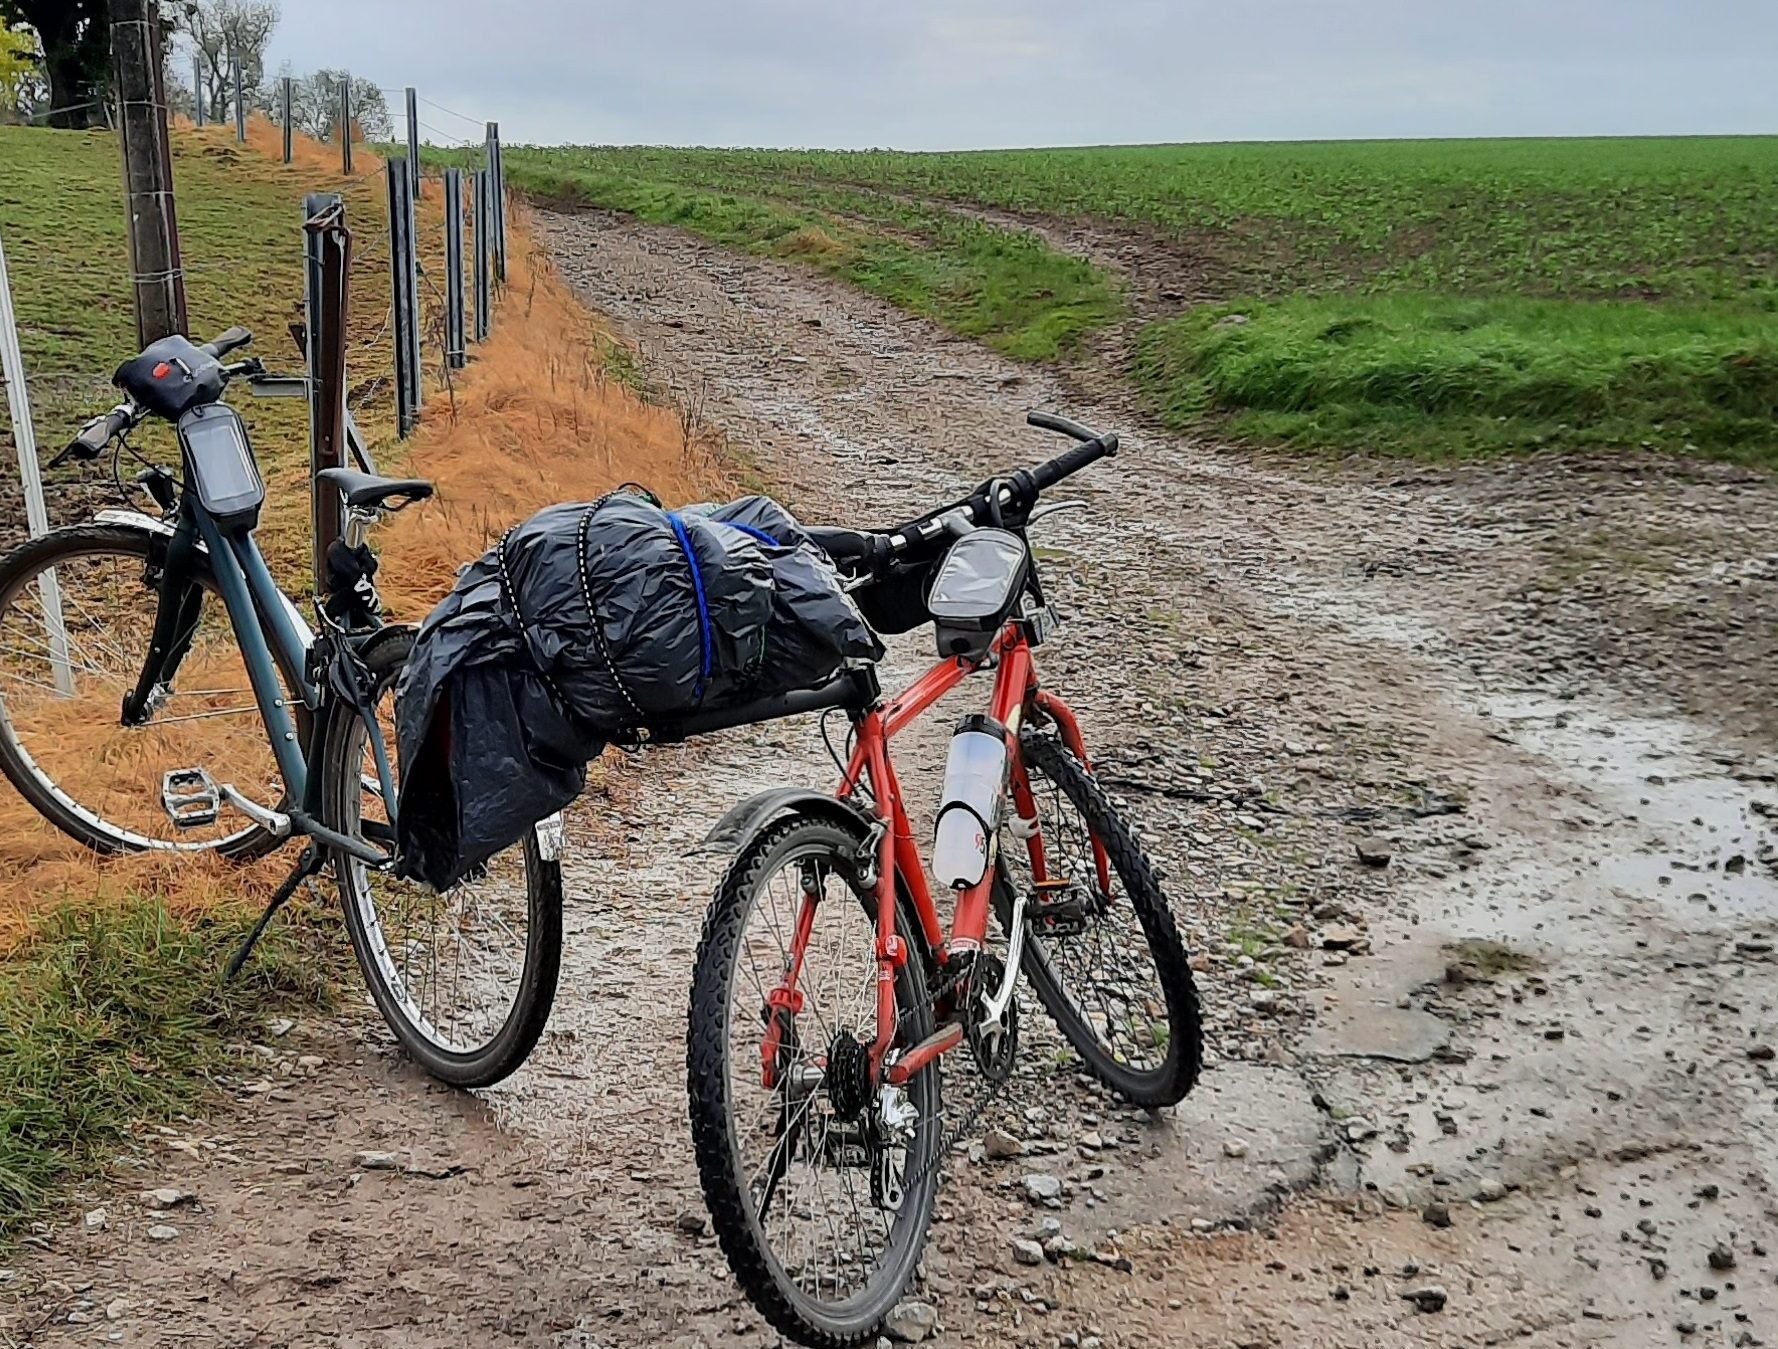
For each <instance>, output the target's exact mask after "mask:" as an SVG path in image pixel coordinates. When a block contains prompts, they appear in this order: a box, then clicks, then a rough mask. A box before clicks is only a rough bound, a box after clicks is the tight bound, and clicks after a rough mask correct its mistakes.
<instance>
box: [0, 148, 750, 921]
mask: <svg viewBox="0 0 1778 1349" xmlns="http://www.w3.org/2000/svg"><path fill="white" fill-rule="evenodd" d="M217 130H225V129H217ZM195 134H199V135H206V134H210V131H209V129H207V130H206V132H203V133H195ZM227 134H229V135H231V136H232V132H230V133H227ZM248 143H249V147H250V148H252V149H254V150H256V151H258V152H259V153H262V154H271V155H273V156H276V155H277V154H279V152H280V146H281V143H280V140H279V136H278V133H277V131H276V129H275V128H273V127H271V126H270V124H268V123H265V122H263V121H255V122H252V123H250V124H249V131H248ZM298 153H299V154H300V155H301V156H302V160H303V163H304V164H305V165H308V166H310V167H311V168H313V169H326V170H328V171H330V172H331V173H332V174H333V175H334V176H335V178H336V179H337V177H338V157H337V150H336V149H335V147H332V146H323V145H318V144H316V143H314V142H311V141H306V140H299V143H298ZM355 159H356V160H357V163H355V166H354V167H355V169H356V173H355V175H354V176H355V177H364V176H368V175H371V174H374V173H376V172H377V171H378V170H379V169H380V167H381V165H380V163H379V162H378V161H376V160H375V159H374V157H373V156H371V155H369V154H368V153H361V154H359V155H357V156H355ZM422 201H423V203H425V205H424V206H423V211H422V231H423V233H427V232H431V231H439V232H442V223H441V222H442V208H441V206H440V205H439V203H438V194H437V193H435V192H434V193H429V194H427V196H426V197H425V198H423V199H422ZM379 228H380V222H376V223H375V224H372V223H370V222H365V221H363V220H362V218H360V222H359V224H358V225H357V227H356V229H355V232H356V233H357V234H358V237H359V239H360V240H361V242H368V241H367V240H366V235H367V233H368V234H370V235H371V236H372V237H374V235H375V232H376V230H377V229H379ZM509 231H510V232H509V257H508V277H507V284H506V288H505V291H504V293H503V294H501V295H500V296H499V297H498V300H497V304H496V309H495V315H494V322H493V329H492V331H491V333H490V335H489V339H488V341H486V342H485V343H483V344H481V345H480V346H477V347H472V349H471V360H470V364H469V366H468V367H467V368H466V369H464V370H461V371H456V372H454V373H453V374H452V376H451V378H450V381H449V387H448V388H447V386H446V384H445V383H444V382H443V381H442V372H441V371H439V370H436V369H434V370H431V371H429V375H428V395H427V398H428V401H427V406H426V410H425V413H424V416H423V418H422V421H421V424H420V427H419V429H418V431H417V432H416V434H415V435H414V436H413V437H412V438H411V439H410V440H409V441H408V442H406V444H405V445H404V446H403V447H402V449H401V452H400V453H398V454H395V455H390V454H389V453H388V449H389V447H388V446H384V447H382V448H383V450H384V459H385V460H386V462H385V464H384V465H383V466H384V467H385V468H387V470H388V471H391V472H397V471H399V472H403V473H413V474H416V475H420V476H424V477H427V478H430V479H432V480H433V481H434V482H436V483H437V485H438V488H439V494H438V497H437V498H436V499H435V500H434V501H431V502H428V503H425V504H424V505H422V506H418V507H414V508H410V509H409V510H407V511H405V512H403V513H402V514H401V515H399V516H397V517H396V518H395V519H394V520H393V521H392V522H391V523H389V524H388V525H386V526H385V527H384V528H383V530H382V531H381V532H380V535H379V538H378V540H377V544H378V547H379V550H380V552H381V554H382V557H383V569H382V573H381V575H380V576H379V580H380V581H381V582H382V589H383V592H384V596H385V598H386V600H387V601H388V603H389V608H390V612H391V616H392V617H395V618H398V619H402V620H407V621H417V620H418V619H420V618H421V617H423V616H424V615H425V613H426V611H427V610H428V609H429V608H430V607H431V606H432V604H434V603H436V602H437V600H438V599H439V598H440V597H441V596H442V595H443V594H444V593H445V592H446V591H447V590H448V589H449V588H450V585H451V583H452V581H453V579H454V577H455V574H456V570H457V568H458V567H459V566H461V565H462V564H463V563H464V562H466V561H468V560H470V559H472V558H474V557H476V556H478V555H479V554H480V553H481V552H482V551H483V550H484V549H485V548H486V547H487V546H488V544H489V543H490V542H491V541H492V540H493V539H494V538H496V537H497V536H498V535H499V534H500V533H501V532H502V531H504V530H505V529H506V528H507V527H508V526H510V525H512V524H513V523H515V522H517V521H519V520H522V519H524V518H525V517H526V516H528V515H530V514H532V513H533V512H534V511H536V510H538V509H540V508H541V507H543V506H545V505H548V504H550V503H552V502H557V501H567V500H590V499H592V498H594V497H596V496H598V495H600V494H601V493H603V492H605V491H607V490H609V489H610V488H612V487H615V486H617V485H619V484H621V483H623V482H626V481H637V482H641V483H644V484H646V485H647V486H649V487H652V488H653V489H654V490H655V491H656V492H657V493H659V494H660V495H661V497H662V498H663V499H665V500H668V501H684V500H690V499H696V498H700V497H706V496H711V495H715V494H718V493H720V492H722V491H724V490H726V489H728V488H729V487H731V486H732V484H731V482H730V480H729V479H728V477H727V475H726V474H725V472H724V471H723V469H722V467H721V464H720V456H719V454H718V452H717V447H716V446H714V445H713V444H712V443H711V442H710V441H709V439H708V438H707V437H705V436H703V435H701V434H699V433H698V432H697V430H696V428H691V427H688V426H687V424H686V423H685V422H684V421H683V420H682V418H681V416H680V414H679V413H678V411H676V410H674V409H672V408H670V407H666V406H657V405H654V404H651V403H648V402H645V401H643V400H641V399H640V398H638V397H637V396H636V395H635V394H634V393H633V392H631V391H630V390H629V389H628V388H626V387H624V385H622V384H621V383H619V382H618V381H617V380H615V379H613V378H611V377H610V375H609V374H608V372H607V357H608V353H609V351H610V347H611V342H612V339H611V337H610V336H609V334H608V333H607V332H606V331H605V330H604V329H602V328H601V327H600V325H599V322H598V320H597V319H596V318H595V316H594V315H593V314H592V313H591V312H590V311H588V310H587V309H586V308H585V307H583V306H582V305H581V304H580V303H579V302H578V301H577V300H576V299H575V298H574V297H573V295H572V294H571V293H570V291H569V290H568V287H567V286H566V285H565V283H564V282H563V281H562V280H561V279H560V277H559V276H557V274H556V273H555V272H554V270H553V269H552V268H551V266H550V265H549V262H548V259H547V257H546V256H545V255H544V254H543V253H542V251H541V250H540V249H539V248H538V247H537V246H536V245H535V244H534V242H533V241H532V237H531V235H530V233H529V231H528V230H527V229H526V226H525V222H524V220H523V219H522V217H521V216H518V215H516V214H515V217H514V219H513V220H512V221H511V223H510V226H509ZM383 246H384V247H386V242H385V243H384V245H383ZM369 251H370V250H369V249H367V248H361V249H360V256H361V257H364V256H365V255H366V253H368V252H369ZM433 251H434V252H435V253H436V251H437V245H434V246H433ZM384 256H385V257H386V254H385V255H384ZM367 261H368V259H367ZM385 265H386V264H385ZM371 271H372V268H371V267H369V266H367V267H364V268H362V269H361V268H358V267H355V268H354V286H355V287H357V288H358V289H357V291H356V293H355V296H354V304H353V314H352V326H353V329H354V334H353V335H354V337H355V338H358V336H359V333H360V332H361V331H364V330H365V329H367V328H368V326H369V325H370V324H372V323H373V322H375V321H377V319H376V312H375V308H374V306H375V304H376V285H377V282H376V279H375V277H374V276H373V275H372V274H371ZM385 275H386V272H385ZM386 293H387V292H386V289H384V290H383V292H382V294H383V295H386ZM361 352H362V339H361V340H359V341H355V342H354V352H353V357H352V359H353V360H354V362H357V361H359V360H360V359H361ZM349 378H352V379H355V380H356V379H359V378H362V375H358V374H352V373H351V372H349ZM268 477H270V478H272V479H273V481H272V483H271V484H270V487H271V492H272V493H273V495H274V496H278V495H282V497H283V498H284V500H285V504H286V509H285V510H283V511H280V512H279V513H278V514H279V519H278V521H277V523H278V525H280V526H282V527H283V530H287V529H289V528H290V527H292V525H293V524H294V523H295V521H296V520H297V519H298V518H299V516H300V517H302V518H306V514H307V511H306V509H300V511H299V510H298V509H297V503H300V502H302V501H303V499H304V495H305V492H304V484H303V483H302V481H301V479H300V477H299V476H297V474H296V472H295V471H294V470H290V469H287V470H285V471H283V472H277V473H269V474H268ZM269 523H271V521H269V520H268V524H269ZM283 530H280V532H283ZM279 551H280V552H283V551H286V550H285V549H280V550H279ZM285 579H286V580H287V581H292V582H294V581H296V580H298V579H299V578H298V577H295V576H292V575H288V574H286V575H285ZM113 715H114V714H113ZM98 720H99V719H97V718H95V722H97V721H98ZM103 720H104V721H106V722H109V725H108V726H107V725H99V724H95V725H94V726H92V727H88V728H85V729H83V730H81V731H79V732H78V734H80V735H89V736H92V737H93V740H92V743H93V746H94V751H93V759H92V761H93V763H94V765H95V767H96V766H97V765H98V764H99V763H100V762H101V759H102V757H103V755H104V754H105V753H106V752H107V751H105V750H103V749H102V748H101V747H102V746H103V745H104V743H105V742H106V741H107V739H108V738H109V736H110V733H111V732H113V731H115V730H116V724H115V721H114V720H111V717H110V715H107V716H106V717H104V718H103ZM197 725H198V726H199V727H203V726H204V725H205V723H202V722H200V723H197ZM256 727H257V723H256V722H254V721H251V720H249V721H247V723H246V729H247V731H248V732H253V731H254V730H255V729H256ZM221 729H222V728H221V727H218V728H217V730H218V731H219V732H220V731H221ZM228 733H229V734H235V735H239V734H240V730H239V729H238V728H233V727H232V725H231V729H230V731H229V732H228ZM69 734H70V735H75V734H77V733H76V732H75V731H74V730H73V729H72V728H70V730H69ZM241 753H242V755H243V756H251V755H253V754H255V753H256V754H257V755H258V756H260V757H261V758H263V757H264V756H265V755H266V747H265V746H264V744H263V742H259V741H255V742H254V743H253V744H251V745H248V744H246V743H243V748H242V751H241ZM251 761H253V762H257V760H251ZM116 766H118V767H120V768H121V767H123V765H122V764H117V765H116ZM249 776H251V775H249ZM143 790H144V791H151V790H152V791H158V783H157V784H154V785H153V786H152V787H151V786H150V785H148V784H144V786H143ZM293 856H294V854H293V852H292V851H291V850H290V849H285V850H283V851H281V852H279V853H277V854H275V855H274V856H273V857H271V858H268V859H266V860H265V861H262V862H259V863H257V864H254V865H252V866H246V867H241V866H236V865H232V864H229V863H225V862H219V861H215V860H213V859H205V858H192V857H168V856H165V855H135V856H126V857H112V858H97V857H94V856H93V855H91V854H90V853H88V852H86V851H85V850H84V849H83V848H81V847H80V846H79V845H77V844H75V843H73V842H72V841H70V840H68V839H67V838H65V837H64V836H63V835H62V834H60V833H58V832H56V831H55V830H53V829H51V828H50V827H49V826H48V825H46V824H45V823H44V822H43V821H42V820H41V819H40V818H39V817H38V816H37V814H36V813H35V812H34V811H33V810H32V809H31V808H30V807H29V806H28V805H27V804H26V803H25V802H24V801H23V799H22V798H20V797H19V796H18V795H17V794H16V793H14V792H13V791H12V790H11V789H10V787H9V786H3V785H0V953H4V951H5V950H7V949H8V948H9V947H10V946H11V945H12V944H14V943H16V942H17V941H18V940H19V939H20V938H21V937H22V936H24V935H25V934H27V933H28V932H29V930H30V928H31V925H32V923H33V921H34V919H35V917H36V916H37V915H38V914H41V913H42V912H44V911H46V910H48V909H49V908H52V907H54V906H57V905H59V904H61V903H64V902H70V901H71V902H75V903H78V904H81V905H94V904H97V905H107V904H112V903H118V902H121V901H124V900H127V899H129V898H131V897H141V896H145V895H147V896H153V897H154V898H156V899H158V900H160V901H161V902H162V903H164V904H165V905H166V907H167V908H168V909H169V910H170V911H171V912H172V913H174V914H175V915H191V914H196V913H200V912H204V911H207V910H212V909H214V908H216V907H217V906H219V905H229V904H241V903H253V902H255V901H259V902H263V900H264V899H265V898H266V897H267V896H269V894H270V892H271V890H272V888H273V887H274V886H275V885H276V884H277V882H278V880H279V879H281V877H282V876H283V874H284V872H285V870H286V869H287V868H288V866H289V865H290V862H291V860H292V859H293Z"/></svg>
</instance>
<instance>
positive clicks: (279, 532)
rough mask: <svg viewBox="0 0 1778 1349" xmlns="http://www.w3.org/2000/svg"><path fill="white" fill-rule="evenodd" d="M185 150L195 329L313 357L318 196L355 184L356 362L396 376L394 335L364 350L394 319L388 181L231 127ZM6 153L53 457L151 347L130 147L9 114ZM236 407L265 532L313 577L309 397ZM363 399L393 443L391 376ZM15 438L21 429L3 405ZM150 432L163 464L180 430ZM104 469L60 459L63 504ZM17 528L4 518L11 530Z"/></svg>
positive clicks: (28, 326) (278, 550) (191, 140)
mask: <svg viewBox="0 0 1778 1349" xmlns="http://www.w3.org/2000/svg"><path fill="white" fill-rule="evenodd" d="M172 149H173V179H174V186H175V190H176V194H177V210H178V218H179V234H180V246H181V253H182V257H183V261H184V267H185V272H186V286H185V289H186V304H187V310H188V313H189V317H190V326H191V330H192V336H193V337H194V339H196V340H199V341H202V340H204V339H206V338H209V337H213V336H215V335H216V334H217V333H219V332H221V331H222V330H223V329H224V328H226V327H229V326H230V325H231V324H237V323H239V324H243V325H245V326H246V327H248V328H250V329H252V330H253V333H254V344H253V346H252V348H251V349H250V350H251V351H252V352H253V353H254V354H257V355H259V356H262V357H263V358H264V359H265V361H266V364H267V365H268V366H270V367H271V368H272V369H274V370H289V371H297V370H300V369H301V357H300V353H299V352H298V351H297V348H296V345H295V343H294V342H293V341H292V340H291V338H290V335H289V332H288V331H287V329H288V325H289V323H290V322H291V320H292V319H295V318H300V314H301V302H302V293H303V261H302V259H303V243H302V201H303V194H304V193H305V192H316V191H333V192H342V193H343V194H344V196H345V198H346V204H347V213H348V218H349V220H350V222H351V224H352V226H353V228H354V231H355V233H356V235H357V249H356V251H355V254H354V263H353V268H352V287H353V298H354V304H353V329H354V330H353V334H352V336H353V339H354V341H353V350H352V356H351V361H352V369H351V370H350V372H349V374H350V378H351V379H352V380H354V381H369V380H370V379H371V378H372V377H373V376H375V375H378V374H387V373H388V372H389V369H390V366H389V364H388V361H389V360H390V359H391V358H390V356H389V352H390V350H391V349H390V348H389V346H388V345H387V341H386V339H385V340H384V341H383V342H382V343H381V344H379V345H378V346H377V347H376V349H375V350H374V351H366V349H365V348H366V346H367V345H368V344H369V343H368V339H369V338H370V336H371V335H372V334H374V333H376V332H377V331H378V329H379V327H380V326H381V323H382V311H383V310H384V309H385V308H386V306H387V304H388V295H389V290H388V287H389V280H388V263H387V256H388V255H387V245H386V243H385V242H384V240H385V239H386V237H387V236H386V232H385V231H386V228H387V227H386V225H385V223H384V207H383V204H382V199H383V188H382V181H381V179H380V178H371V177H363V178H354V179H351V180H346V179H341V178H339V177H337V176H335V175H332V174H330V173H328V172H321V171H317V170H316V169H314V168H311V167H305V166H303V165H300V164H294V165H285V164H282V163H279V162H276V161H274V160H270V159H267V158H265V157H264V156H262V155H260V154H258V153H256V152H254V151H252V150H250V149H247V148H244V147H239V146H237V145H236V144H235V142H234V132H233V130H232V128H228V127H221V126H216V127H207V128H205V129H204V130H203V131H199V132H193V131H182V132H176V133H175V134H174V136H173V141H172ZM0 165H3V166H4V170H3V171H0V238H3V239H4V241H5V246H6V262H7V270H8V273H9V276H10V280H11V282H12V292H13V301H14V304H15V307H16V310H17V316H18V325H19V347H20V351H21V353H22V355H23V356H24V360H25V370H26V375H27V381H28V387H29V389H30V395H31V405H32V412H33V416H34V420H35V422H36V427H37V438H38V443H39V448H40V450H42V452H43V453H42V455H41V457H42V458H43V459H45V460H47V459H48V458H49V457H50V454H51V453H52V452H53V450H54V449H55V448H56V447H58V446H59V445H61V444H65V443H66V441H67V438H68V436H69V435H70V434H72V432H73V431H74V430H75V429H76V428H77V427H78V426H79V425H80V424H81V423H82V422H83V421H85V420H86V419H87V418H88V417H90V416H92V415H93V414H94V413H96V412H102V411H105V410H106V409H107V408H109V407H110V405H111V404H112V403H113V402H115V401H116V392H115V390H113V389H112V388H111V374H112V372H113V371H114V370H116V369H117V367H118V365H119V364H120V363H122V362H123V361H124V360H126V359H128V358H129V357H131V356H133V355H135V354H136V321H135V313H134V309H133V305H132V299H131V288H130V282H129V270H130V269H129V250H128V245H127V244H126V242H125V239H124V208H123V196H122V188H121V177H120V175H121V172H122V170H121V167H120V160H119V151H118V146H117V140H116V137H115V136H113V135H112V134H111V133H109V132H105V131H53V130H49V129H47V128H43V127H20V126H0ZM234 406H235V407H236V409H237V410H238V411H239V412H240V413H241V415H242V416H243V417H244V418H245V419H246V421H247V424H248V426H249V428H250V430H251V432H252V434H253V439H254V449H255V451H256V453H257V454H258V456H259V459H260V462H261V465H262V467H263V468H264V470H265V473H266V477H267V480H268V483H270V485H271V486H272V492H271V496H270V499H269V501H268V510H267V515H266V521H265V525H264V527H263V528H262V530H261V542H262V544H263V545H264V546H265V547H266V550H267V553H268V555H269V556H270V557H271V559H272V561H273V564H274V570H275V571H276V573H277V574H278V575H279V576H280V577H282V578H284V579H286V580H288V581H292V582H300V581H301V580H302V579H303V578H304V577H305V576H306V575H307V572H308V559H307V547H308V538H307V531H308V524H309V504H308V499H307V495H306V493H303V492H302V491H301V490H300V489H301V478H300V477H299V476H298V475H299V474H300V473H301V470H302V468H303V466H304V465H306V463H307V459H308V414H307V410H306V408H305V405H304V404H303V403H302V402H301V401H300V400H288V399H256V398H250V397H247V396H245V395H244V394H243V395H242V396H240V397H238V398H236V399H235V400H234ZM354 410H355V415H356V416H357V419H358V422H359V426H360V428H361V429H362V430H364V431H365V433H366V434H367V435H369V436H371V437H372V438H373V440H374V441H375V442H376V443H377V444H378V445H379V446H381V445H383V444H384V443H385V440H384V437H385V436H386V435H387V433H388V431H389V430H390V429H391V419H392V415H393V395H392V394H391V393H390V392H389V391H388V387H387V384H385V385H384V386H381V387H379V388H376V389H373V390H372V391H371V392H370V393H369V394H368V396H366V397H362V398H358V399H355V400H354ZM0 438H5V439H6V440H7V441H8V442H10V424H9V423H8V422H7V421H6V420H5V419H4V418H0ZM135 440H136V443H137V444H138V446H139V447H141V448H142V449H143V450H144V452H145V453H148V454H149V457H151V458H158V459H159V460H160V461H161V462H166V461H167V459H168V458H169V457H171V456H172V455H173V454H174V453H175V451H174V450H173V448H172V447H173V441H172V435H171V432H170V430H169V429H168V428H166V427H165V426H162V425H160V424H158V423H150V424H149V425H147V426H144V427H143V428H142V429H141V430H140V431H139V432H137V433H136V436H135ZM104 477H105V473H104V469H103V468H102V467H96V466H80V465H71V466H68V467H65V468H63V469H60V470H57V472H56V473H55V474H54V475H52V476H51V479H50V481H49V483H48V488H49V494H50V497H51V510H52V516H53V515H54V513H55V499H56V498H57V497H58V496H59V495H60V494H61V492H60V489H62V488H63V487H64V486H65V485H70V484H76V483H79V484H82V485H83V488H90V487H91V486H92V485H94V484H99V483H101V482H103V480H104ZM15 481H16V479H15ZM73 499H74V500H75V501H77V502H80V503H85V502H88V501H90V493H89V492H88V491H85V490H83V491H80V492H76V493H75V495H74V498H73ZM10 500H16V498H11V497H8V496H7V495H6V494H5V491H4V489H3V488H0V505H4V504H6V503H7V502H8V501H10ZM60 522H61V521H59V520H56V519H52V523H60ZM12 537H13V536H12V534H11V533H10V532H9V531H8V530H7V529H6V527H5V526H4V525H0V542H10V541H11V540H12Z"/></svg>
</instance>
